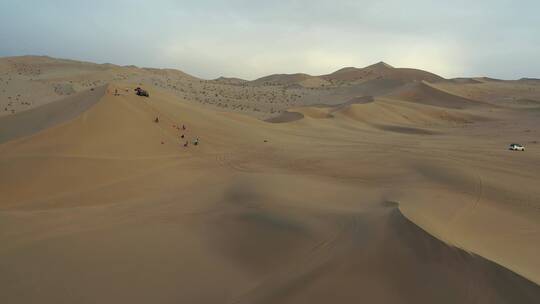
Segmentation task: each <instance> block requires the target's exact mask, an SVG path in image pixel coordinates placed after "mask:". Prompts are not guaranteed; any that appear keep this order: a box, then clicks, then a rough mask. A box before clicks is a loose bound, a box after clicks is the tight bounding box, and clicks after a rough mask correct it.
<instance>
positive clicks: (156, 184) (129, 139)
mask: <svg viewBox="0 0 540 304" xmlns="http://www.w3.org/2000/svg"><path fill="white" fill-rule="evenodd" d="M138 86H141V87H143V88H144V89H146V90H148V91H149V93H150V97H149V98H146V97H140V96H136V95H135V93H134V89H135V88H136V87H138ZM0 106H1V110H2V111H1V112H2V114H1V115H2V116H1V117H0V294H1V298H2V299H3V301H2V302H5V303H55V304H56V303H539V302H540V286H539V284H540V260H539V259H538V255H539V253H540V242H539V241H540V188H539V187H538V185H539V179H540V146H539V145H538V141H539V140H540V133H539V131H538V127H539V123H540V81H538V80H535V79H521V80H513V81H502V80H496V79H490V78H481V77H479V78H460V79H444V78H442V77H440V76H437V75H435V74H432V73H429V72H425V71H420V70H415V69H403V68H394V67H392V66H390V65H387V64H385V63H378V64H375V65H373V66H369V67H366V68H344V69H341V70H339V71H336V72H335V73H331V74H328V75H321V76H311V75H306V74H294V75H271V76H268V77H263V78H261V79H258V80H254V81H246V80H242V79H237V78H231V77H222V78H219V79H216V80H202V79H198V78H196V77H193V76H190V75H187V74H185V73H183V72H180V71H176V70H158V69H143V68H138V67H134V66H128V67H121V66H115V65H111V64H103V65H100V64H93V63H83V62H76V61H70V60H61V59H54V58H49V57H30V56H28V57H11V58H1V59H0ZM156 117H157V118H159V122H155V118H156ZM182 126H185V127H186V129H185V130H184V129H183V128H182ZM182 135H184V138H182V137H181V136H182ZM197 138H198V139H199V145H193V141H194V140H195V139H197ZM186 142H187V143H188V146H187V147H185V146H184V144H185V143H186ZM513 142H518V143H521V144H524V145H525V147H526V151H525V152H512V151H509V150H508V145H509V144H510V143H513Z"/></svg>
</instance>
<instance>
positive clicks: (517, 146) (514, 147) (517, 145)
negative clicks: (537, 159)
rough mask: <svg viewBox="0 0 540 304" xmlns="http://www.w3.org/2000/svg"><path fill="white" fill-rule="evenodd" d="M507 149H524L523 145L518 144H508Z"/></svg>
mask: <svg viewBox="0 0 540 304" xmlns="http://www.w3.org/2000/svg"><path fill="white" fill-rule="evenodd" d="M508 149H509V150H511V151H525V147H524V146H522V145H520V144H510V147H509V148H508Z"/></svg>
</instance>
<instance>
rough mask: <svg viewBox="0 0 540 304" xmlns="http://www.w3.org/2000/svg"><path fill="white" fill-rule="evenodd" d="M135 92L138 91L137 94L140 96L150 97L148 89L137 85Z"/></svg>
mask: <svg viewBox="0 0 540 304" xmlns="http://www.w3.org/2000/svg"><path fill="white" fill-rule="evenodd" d="M135 92H136V94H137V95H138V96H143V97H150V94H148V91H145V90H143V89H141V88H139V87H137V88H136V89H135Z"/></svg>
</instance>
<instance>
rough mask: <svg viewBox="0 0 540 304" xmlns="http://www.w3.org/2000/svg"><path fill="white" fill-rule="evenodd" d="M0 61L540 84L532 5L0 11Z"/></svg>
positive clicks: (68, 6)
mask: <svg viewBox="0 0 540 304" xmlns="http://www.w3.org/2000/svg"><path fill="white" fill-rule="evenodd" d="M0 11H1V12H2V18H0V41H1V43H0V56H16V55H49V56H53V57H61V58H70V59H77V60H85V61H92V62H99V63H104V62H110V63H115V64H120V65H130V64H134V65H138V66H147V67H170V68H178V69H181V70H183V71H185V72H187V73H190V74H193V75H195V76H199V77H202V78H216V77H218V76H222V75H224V76H232V77H241V78H246V79H254V78H257V77H260V76H264V75H268V74H273V73H295V72H304V73H308V74H315V75H316V74H326V73H329V72H332V71H335V70H337V69H339V68H342V67H345V66H357V67H362V66H366V65H369V64H372V63H376V62H378V61H385V62H387V63H389V64H391V65H393V66H396V67H414V68H420V69H425V70H429V71H431V72H434V73H437V74H440V75H442V76H445V77H457V76H490V77H498V78H505V79H514V78H521V77H540V25H539V24H540V21H539V20H540V19H539V18H538V12H539V11H540V1H537V0H521V1H510V0H490V1H488V0H477V1H464V0H455V1H428V0H409V1H406V4H405V1H398V0H379V1H361V0H357V1H354V0H335V1H322V0H310V1H307V0H295V1H268V0H266V1H256V0H253V1H244V0H229V1H225V0H198V1H182V0H176V1H174V0H153V1H143V0H107V1H106V0H94V1H77V0H71V1H69V0H41V1H40V0H34V1H31V0H0Z"/></svg>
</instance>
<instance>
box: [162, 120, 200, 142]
mask: <svg viewBox="0 0 540 304" xmlns="http://www.w3.org/2000/svg"><path fill="white" fill-rule="evenodd" d="M154 122H155V123H159V117H158V116H156V119H154ZM172 127H173V128H175V129H177V130H179V131H181V132H182V134H181V135H180V139H181V140H184V139H185V138H186V135H185V134H184V133H185V132H186V131H187V128H186V125H184V124H183V125H182V127H180V125H179V124H178V125H173V126H172ZM164 143H165V142H163V141H162V142H161V144H164ZM192 144H193V145H194V146H198V145H199V138H198V137H196V138H195V139H194V140H193V141H192ZM188 146H189V141H188V140H186V142H185V143H184V147H188Z"/></svg>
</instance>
